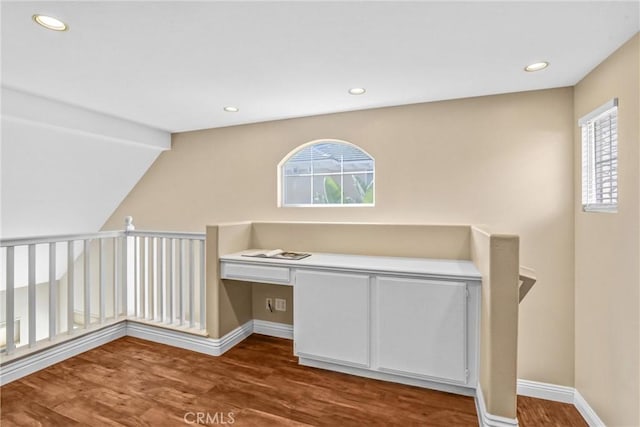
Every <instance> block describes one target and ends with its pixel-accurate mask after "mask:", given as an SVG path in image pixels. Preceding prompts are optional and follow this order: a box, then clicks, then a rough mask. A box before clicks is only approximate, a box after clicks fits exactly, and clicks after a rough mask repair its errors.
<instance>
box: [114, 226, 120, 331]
mask: <svg viewBox="0 0 640 427" xmlns="http://www.w3.org/2000/svg"><path fill="white" fill-rule="evenodd" d="M118 243H119V240H118V238H117V237H114V238H113V289H112V292H113V319H114V320H115V319H117V318H118V313H119V312H120V311H119V310H118V307H119V303H120V301H118V299H119V297H120V292H119V289H120V275H119V274H118V261H119V258H118V255H119V254H118V246H119V245H118Z"/></svg>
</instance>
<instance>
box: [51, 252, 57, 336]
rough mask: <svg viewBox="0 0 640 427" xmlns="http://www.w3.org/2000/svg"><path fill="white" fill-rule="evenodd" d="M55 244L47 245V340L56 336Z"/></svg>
mask: <svg viewBox="0 0 640 427" xmlns="http://www.w3.org/2000/svg"><path fill="white" fill-rule="evenodd" d="M56 248H57V246H56V244H55V242H51V243H49V339H50V340H52V339H54V338H55V336H56V329H57V327H56V323H57V319H58V289H57V288H58V286H57V281H56Z"/></svg>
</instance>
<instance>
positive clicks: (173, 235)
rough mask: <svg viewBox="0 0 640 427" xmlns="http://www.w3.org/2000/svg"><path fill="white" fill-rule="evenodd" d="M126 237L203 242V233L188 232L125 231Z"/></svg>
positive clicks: (204, 235)
mask: <svg viewBox="0 0 640 427" xmlns="http://www.w3.org/2000/svg"><path fill="white" fill-rule="evenodd" d="M126 235H127V236H138V237H163V238H165V239H190V240H205V237H206V234H205V233H197V232H188V231H147V230H139V231H127V232H126Z"/></svg>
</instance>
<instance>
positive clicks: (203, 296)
mask: <svg viewBox="0 0 640 427" xmlns="http://www.w3.org/2000/svg"><path fill="white" fill-rule="evenodd" d="M204 256H205V242H204V240H202V241H200V329H201V330H204V329H205V322H206V320H207V319H206V317H205V316H206V312H207V306H206V301H207V298H206V289H205V277H204V275H205V270H204V266H205V257H204Z"/></svg>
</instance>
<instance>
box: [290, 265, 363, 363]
mask: <svg viewBox="0 0 640 427" xmlns="http://www.w3.org/2000/svg"><path fill="white" fill-rule="evenodd" d="M294 286H295V288H294V293H293V307H294V308H293V336H294V338H293V339H294V345H295V351H296V354H297V355H298V356H300V357H305V358H311V359H316V360H323V361H327V362H334V363H340V364H343V365H350V366H357V367H369V323H370V321H369V276H368V275H366V274H352V273H340V272H328V271H313V270H297V271H296V278H295V285H294Z"/></svg>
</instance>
